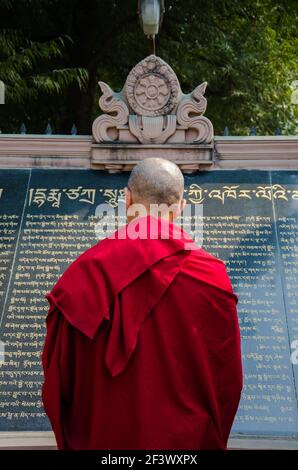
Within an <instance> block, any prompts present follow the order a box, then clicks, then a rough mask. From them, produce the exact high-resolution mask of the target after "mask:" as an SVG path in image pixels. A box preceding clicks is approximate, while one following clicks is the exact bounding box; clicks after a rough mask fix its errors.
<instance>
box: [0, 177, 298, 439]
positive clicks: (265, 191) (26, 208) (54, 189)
mask: <svg viewBox="0 0 298 470" xmlns="http://www.w3.org/2000/svg"><path fill="white" fill-rule="evenodd" d="M126 182H127V175H125V174H121V175H110V174H108V173H103V172H98V171H94V170H54V169H53V170H50V169H49V170H44V169H32V170H1V172H0V246H1V254H0V306H1V330H0V338H1V340H2V341H3V342H5V346H6V355H5V363H4V364H2V365H0V430H2V431H9V430H14V431H15V430H48V429H50V426H49V423H48V420H47V418H46V416H45V415H44V412H43V408H42V404H41V384H42V380H43V379H42V372H41V356H40V355H41V349H42V345H43V341H44V333H45V316H46V313H47V308H48V304H47V301H46V300H45V299H44V294H45V293H46V292H48V291H49V290H50V289H51V287H52V285H53V284H54V283H55V282H56V280H57V279H58V278H59V276H60V275H61V274H62V272H63V270H64V269H65V268H66V266H67V265H69V264H70V263H71V262H72V261H73V260H74V259H75V258H76V257H77V256H78V255H79V254H80V253H82V252H83V251H85V250H86V249H87V248H89V247H90V246H91V245H93V244H95V243H96V242H97V241H98V240H99V239H101V238H103V237H104V236H105V235H106V229H107V228H108V230H109V231H113V229H114V228H115V226H114V222H113V217H112V214H111V212H110V211H111V210H112V209H116V211H117V212H116V214H117V218H118V219H117V220H118V221H119V224H120V225H122V224H124V223H125V208H124V203H123V197H124V191H123V188H124V187H125V185H126ZM185 182H186V189H185V197H186V199H187V200H188V202H190V203H191V205H192V212H191V213H185V214H184V217H183V218H182V220H180V223H182V224H183V226H184V228H185V229H186V230H191V232H192V235H194V236H198V228H199V227H200V226H203V247H204V248H205V249H206V250H208V251H209V252H210V253H212V254H214V255H215V256H218V257H219V258H221V259H223V260H224V261H225V262H226V265H227V268H228V271H229V275H230V277H231V281H232V284H233V287H234V289H235V291H236V293H237V294H238V297H239V303H238V313H239V322H240V327H241V335H242V353H243V364H244V372H245V381H244V389H243V395H242V400H241V404H240V407H239V411H238V414H237V417H236V420H235V423H234V428H233V432H234V434H247V435H250V434H256V435H281V436H290V435H298V412H297V389H296V386H295V381H296V385H297V380H298V374H297V368H298V365H297V363H298V352H297V351H298V313H297V303H298V294H297V292H298V290H297V284H298V256H297V239H298V229H297V212H298V172H290V171H284V172H269V171H257V170H254V171H253V170H238V171H236V170H235V171H232V170H229V171H211V172H200V173H197V174H195V175H191V176H186V177H185ZM119 200H120V202H119ZM103 203H105V204H106V206H105V207H103V208H102V206H99V205H100V204H103ZM199 207H200V209H202V210H203V214H202V213H200V211H198V210H197V209H198V208H199ZM102 209H104V210H105V212H104V217H103V211H102ZM195 222H196V223H195Z"/></svg>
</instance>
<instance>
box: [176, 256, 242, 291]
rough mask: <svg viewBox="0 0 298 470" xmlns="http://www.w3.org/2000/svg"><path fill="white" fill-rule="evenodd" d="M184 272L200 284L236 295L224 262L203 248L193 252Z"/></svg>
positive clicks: (183, 269)
mask: <svg viewBox="0 0 298 470" xmlns="http://www.w3.org/2000/svg"><path fill="white" fill-rule="evenodd" d="M182 271H183V273H184V274H186V275H187V276H189V277H191V278H192V279H195V280H197V281H198V282H203V283H205V284H209V285H210V286H213V287H217V288H219V289H221V290H224V291H226V292H228V293H231V294H233V295H235V293H234V291H233V288H232V285H231V281H230V278H229V275H228V272H227V268H226V265H225V263H224V261H223V260H221V259H220V258H217V257H216V256H214V255H212V254H211V253H208V252H207V251H206V250H204V249H203V248H198V249H196V250H192V252H191V253H190V255H189V256H188V259H187V262H186V263H184V265H183V268H182Z"/></svg>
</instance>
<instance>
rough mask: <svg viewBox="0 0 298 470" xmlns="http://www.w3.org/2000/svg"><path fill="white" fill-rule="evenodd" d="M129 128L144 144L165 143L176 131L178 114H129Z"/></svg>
mask: <svg viewBox="0 0 298 470" xmlns="http://www.w3.org/2000/svg"><path fill="white" fill-rule="evenodd" d="M129 130H130V132H131V133H132V134H133V135H134V136H135V137H136V138H137V139H138V141H139V142H141V143H142V144H164V143H165V142H166V141H167V140H168V138H169V137H170V136H171V135H173V134H174V132H175V131H176V116H174V115H173V114H169V115H168V116H165V117H163V116H157V117H147V116H136V115H132V116H129Z"/></svg>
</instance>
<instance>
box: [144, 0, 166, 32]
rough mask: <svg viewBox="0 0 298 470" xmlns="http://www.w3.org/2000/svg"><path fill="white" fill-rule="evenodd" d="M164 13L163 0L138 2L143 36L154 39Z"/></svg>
mask: <svg viewBox="0 0 298 470" xmlns="http://www.w3.org/2000/svg"><path fill="white" fill-rule="evenodd" d="M164 11H165V2H164V0H139V1H138V14H139V17H140V22H141V26H142V28H143V31H144V34H145V35H146V36H147V37H149V38H154V37H155V36H156V34H158V32H159V29H160V26H161V23H162V19H163V15H164Z"/></svg>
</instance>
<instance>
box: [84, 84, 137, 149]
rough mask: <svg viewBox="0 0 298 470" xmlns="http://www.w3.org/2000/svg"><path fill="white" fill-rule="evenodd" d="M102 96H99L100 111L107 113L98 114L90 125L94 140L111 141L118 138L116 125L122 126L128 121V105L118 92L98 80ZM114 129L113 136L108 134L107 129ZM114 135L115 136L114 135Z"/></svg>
mask: <svg viewBox="0 0 298 470" xmlns="http://www.w3.org/2000/svg"><path fill="white" fill-rule="evenodd" d="M98 84H99V86H100V88H101V91H102V93H103V94H102V96H101V97H100V98H99V107H100V108H101V109H102V111H105V112H106V113H109V114H103V115H102V116H99V117H98V118H97V119H95V121H94V122H93V125H92V134H93V136H94V138H95V140H96V142H113V141H114V140H118V139H117V138H118V133H117V132H116V133H115V130H116V131H117V129H118V126H124V125H125V124H127V121H128V115H129V111H128V107H127V105H126V104H125V102H124V101H123V99H122V98H121V96H120V94H119V95H118V94H117V93H114V92H113V90H112V89H111V88H110V87H109V85H107V84H106V83H104V82H98ZM109 129H110V130H114V134H112V135H114V138H113V137H111V136H110V135H109V134H108V130H109ZM115 135H116V137H115Z"/></svg>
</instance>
